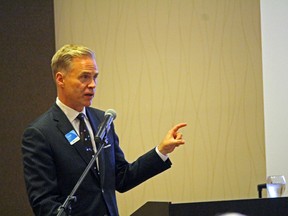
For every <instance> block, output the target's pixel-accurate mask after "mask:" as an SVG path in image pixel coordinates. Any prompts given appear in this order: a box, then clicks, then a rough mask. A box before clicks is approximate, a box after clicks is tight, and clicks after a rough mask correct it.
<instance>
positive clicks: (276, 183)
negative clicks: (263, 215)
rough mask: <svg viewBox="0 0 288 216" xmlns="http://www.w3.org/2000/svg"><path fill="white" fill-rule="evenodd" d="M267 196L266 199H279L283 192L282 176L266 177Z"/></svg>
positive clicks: (284, 181) (284, 184)
mask: <svg viewBox="0 0 288 216" xmlns="http://www.w3.org/2000/svg"><path fill="white" fill-rule="evenodd" d="M266 186H267V192H268V193H267V194H268V197H271V198H275V197H281V196H282V195H283V193H284V191H285V187H286V180H285V177H284V176H283V175H271V176H268V177H267V182H266Z"/></svg>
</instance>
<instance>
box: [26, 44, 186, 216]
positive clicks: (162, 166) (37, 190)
mask: <svg viewBox="0 0 288 216" xmlns="http://www.w3.org/2000/svg"><path fill="white" fill-rule="evenodd" d="M51 66H52V73H53V78H54V81H55V83H56V87H57V99H56V103H55V104H53V105H52V107H51V108H50V109H49V110H48V111H47V112H46V113H44V114H43V115H42V116H40V117H39V118H38V119H37V120H36V121H34V122H33V123H32V124H31V125H30V126H28V127H27V129H26V130H25V132H24V135H23V140H22V152H23V165H24V176H25V182H26V188H27V192H28V196H29V201H30V204H31V207H32V208H33V211H34V213H35V215H49V216H50V215H56V214H57V212H58V208H59V206H61V204H63V202H64V201H65V199H66V198H67V196H68V195H69V194H70V192H71V191H72V189H73V187H74V186H75V184H76V183H77V181H78V179H79V177H80V176H81V174H82V173H83V171H84V170H85V168H86V167H87V165H88V163H89V161H90V160H91V155H89V152H90V153H92V154H94V153H95V152H97V143H95V140H94V139H91V140H90V139H88V140H89V143H90V145H91V148H87V147H84V143H85V142H86V140H85V141H84V139H82V138H81V136H80V134H82V131H81V129H79V125H80V124H81V123H80V120H79V119H78V117H77V116H78V115H79V113H82V115H83V114H84V122H85V125H86V127H87V128H86V129H87V130H88V132H89V134H90V137H94V136H95V134H96V133H97V130H98V127H99V125H100V124H101V122H103V120H104V112H103V111H101V110H98V109H95V108H91V107H89V106H90V105H91V102H92V99H93V97H94V93H95V88H96V85H97V76H98V68H97V64H96V60H95V55H94V53H93V51H91V50H90V49H89V48H87V47H83V46H77V45H66V46H64V47H62V48H61V49H60V50H58V51H57V52H56V54H55V55H54V56H53V58H52V61H51ZM184 126H186V124H185V123H180V124H177V125H175V126H174V127H173V128H172V129H171V130H170V131H169V132H168V133H167V135H166V136H165V138H164V139H163V141H162V142H161V143H160V144H159V145H158V146H157V147H156V148H154V149H152V150H150V151H149V152H147V153H146V154H144V155H142V156H141V157H139V158H138V159H137V160H136V161H135V162H133V163H128V162H127V161H126V160H125V157H124V154H123V152H122V150H121V148H120V147H119V140H118V137H117V135H116V133H115V131H114V126H113V124H112V125H111V127H110V130H109V132H108V134H107V136H106V137H105V140H106V143H107V145H106V146H105V148H103V150H102V151H101V152H100V154H99V157H98V158H97V160H96V162H95V165H94V166H93V167H92V168H91V170H90V171H89V172H88V174H87V176H86V177H85V179H84V181H83V182H82V184H81V185H80V187H79V189H78V190H77V191H76V193H75V197H76V198H77V200H76V202H72V203H71V208H72V210H71V212H70V213H71V215H81V216H85V215H87V216H88V215H91V216H92V215H93V216H95V215H101V216H102V215H118V209H117V203H116V196H115V191H116V190H117V191H119V192H125V191H127V190H130V189H131V188H133V187H135V186H137V185H138V184H140V183H142V182H144V181H146V180H147V179H149V178H151V177H153V176H155V175H156V174H158V173H161V172H163V171H164V170H166V169H168V168H170V166H171V162H170V160H169V158H168V156H167V154H168V153H170V152H172V151H173V150H174V149H175V147H177V146H179V145H183V144H184V143H185V141H184V140H183V139H182V134H181V133H180V132H178V130H179V129H180V128H182V127H184ZM86 129H85V130H86ZM88 137H89V135H88Z"/></svg>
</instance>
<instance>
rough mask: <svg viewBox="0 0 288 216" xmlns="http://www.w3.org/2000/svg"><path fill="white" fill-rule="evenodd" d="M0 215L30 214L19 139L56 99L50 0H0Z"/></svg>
mask: <svg viewBox="0 0 288 216" xmlns="http://www.w3.org/2000/svg"><path fill="white" fill-rule="evenodd" d="M0 28H1V31H0V45H1V46H0V91H1V93H0V95H1V98H0V99H1V100H0V101H1V117H0V120H1V127H0V130H1V132H0V136H1V137H0V144H1V149H0V176H1V177H0V214H1V215H4V216H10V215H11V216H12V215H13V216H15V215H33V213H32V210H31V208H30V206H29V203H28V198H27V195H26V190H25V184H24V178H23V166H22V160H21V159H22V155H21V137H22V134H23V131H24V129H25V128H26V126H27V125H28V123H30V122H31V121H32V120H34V119H35V118H36V117H37V116H39V115H40V114H41V113H43V112H44V111H46V110H47V109H48V108H49V107H50V106H51V104H52V103H53V102H54V101H55V98H56V89H55V85H54V83H53V80H52V75H51V69H50V60H51V57H52V56H53V54H54V52H55V32H54V9H53V0H0Z"/></svg>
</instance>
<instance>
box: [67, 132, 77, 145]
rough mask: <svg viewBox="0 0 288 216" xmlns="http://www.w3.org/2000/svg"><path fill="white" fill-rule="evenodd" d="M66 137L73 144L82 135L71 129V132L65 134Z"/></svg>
mask: <svg viewBox="0 0 288 216" xmlns="http://www.w3.org/2000/svg"><path fill="white" fill-rule="evenodd" d="M65 137H66V139H67V140H68V142H69V143H70V145H73V144H74V143H76V142H77V141H78V140H80V137H79V136H78V135H77V133H76V132H75V130H71V131H70V132H68V133H67V134H66V135H65Z"/></svg>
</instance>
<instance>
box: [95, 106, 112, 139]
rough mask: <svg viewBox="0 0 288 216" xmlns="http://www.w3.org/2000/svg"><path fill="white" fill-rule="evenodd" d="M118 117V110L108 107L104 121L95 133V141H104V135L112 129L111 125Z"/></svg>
mask: <svg viewBox="0 0 288 216" xmlns="http://www.w3.org/2000/svg"><path fill="white" fill-rule="evenodd" d="M115 118H116V111H115V110H113V109H108V110H107V111H106V112H105V115H104V121H103V122H102V123H101V124H100V126H99V129H98V131H97V133H96V135H95V141H96V142H97V141H100V142H101V141H103V139H104V136H105V135H106V134H107V133H108V131H109V130H110V125H111V123H112V122H113V120H114V119H115Z"/></svg>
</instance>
